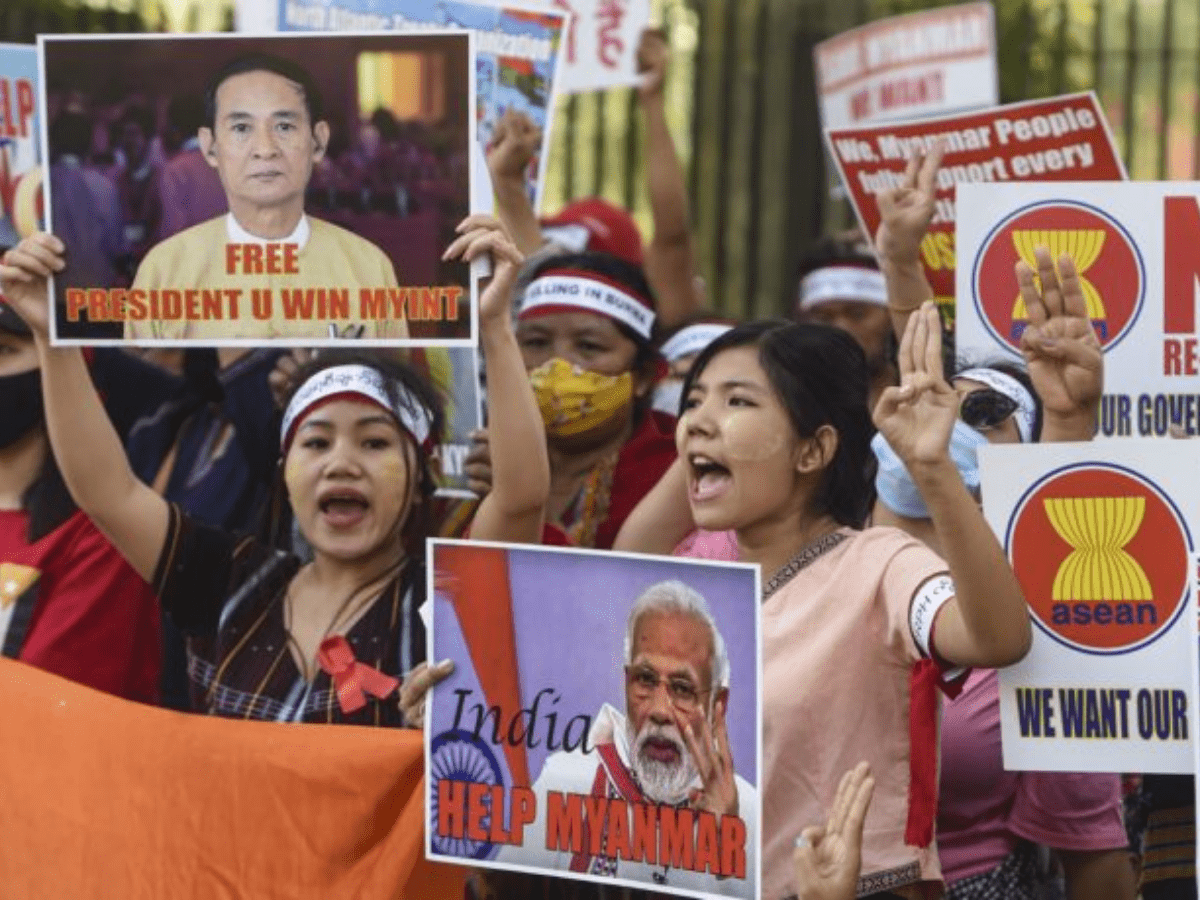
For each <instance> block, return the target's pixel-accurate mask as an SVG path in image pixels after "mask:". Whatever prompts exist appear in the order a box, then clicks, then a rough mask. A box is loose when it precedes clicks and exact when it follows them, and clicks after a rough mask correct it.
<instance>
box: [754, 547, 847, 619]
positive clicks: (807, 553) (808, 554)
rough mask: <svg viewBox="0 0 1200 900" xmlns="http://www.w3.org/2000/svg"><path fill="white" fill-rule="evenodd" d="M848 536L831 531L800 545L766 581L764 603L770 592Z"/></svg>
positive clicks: (781, 585) (763, 594) (772, 592)
mask: <svg viewBox="0 0 1200 900" xmlns="http://www.w3.org/2000/svg"><path fill="white" fill-rule="evenodd" d="M848 537H849V535H848V534H846V532H844V531H831V532H829V534H824V535H821V537H819V538H817V539H816V540H815V541H813V542H812V543H811V544H806V545H805V546H804V547H801V548H800V550H799V551H797V553H796V555H795V556H793V557H792V558H791V559H789V560H788V561H787V562H786V563H784V565H783V568H781V569H780V570H779V571H778V572H776V573H775V574H774V575H772V576H771V578H770V579H769V580H768V581H767V583H766V585H765V586H764V587H763V592H762V598H763V602H764V603H765V602H766V601H767V600H768V599H770V597H771V595H772V594H774V593H775V592H776V591H777V590H779V589H780V588H781V587H783V586H784V585H785V584H787V583H788V582H789V581H791V580H792V579H793V578H795V577H796V576H797V575H798V574H799V573H800V572H801V571H803V570H804V569H806V568H808V567H809V566H810V565H812V564H813V563H814V562H815V561H816V560H817V558H818V557H820V556H823V555H824V554H826V553H828V552H829V551H830V550H832V549H833V548H834V547H836V546H837V545H838V544H840V543H841V542H842V541H844V540H846V538H848Z"/></svg>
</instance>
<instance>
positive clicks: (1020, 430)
mask: <svg viewBox="0 0 1200 900" xmlns="http://www.w3.org/2000/svg"><path fill="white" fill-rule="evenodd" d="M954 377H955V378H965V379H966V380H967V381H978V382H979V383H980V384H986V385H987V386H988V387H990V388H991V389H992V390H993V391H996V392H997V393H1000V394H1003V395H1004V396H1005V397H1007V398H1008V399H1010V400H1012V401H1013V402H1014V403H1015V404H1017V411H1016V412H1015V413H1013V421H1014V422H1016V424H1017V434H1019V435H1020V436H1021V443H1022V444H1028V443H1029V442H1030V441H1031V440H1033V423H1034V422H1035V421H1036V420H1037V406H1036V405H1035V404H1034V402H1033V397H1032V395H1031V394H1030V393H1029V391H1028V390H1026V389H1025V385H1023V384H1021V382H1019V381H1017V379H1015V378H1013V377H1012V376H1011V375H1008V374H1006V373H1004V372H1001V371H999V370H998V369H967V370H966V371H965V372H959V373H958V374H957V375H955V376H954Z"/></svg>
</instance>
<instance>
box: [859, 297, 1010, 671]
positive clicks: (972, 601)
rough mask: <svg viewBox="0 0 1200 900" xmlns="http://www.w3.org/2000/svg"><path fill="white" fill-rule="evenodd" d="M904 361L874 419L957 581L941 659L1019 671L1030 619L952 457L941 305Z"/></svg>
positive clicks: (923, 321)
mask: <svg viewBox="0 0 1200 900" xmlns="http://www.w3.org/2000/svg"><path fill="white" fill-rule="evenodd" d="M899 362H900V379H901V380H900V386H899V387H890V388H888V389H887V390H886V391H884V393H883V396H882V397H880V400H879V404H878V406H876V408H875V417H874V418H875V425H876V427H878V428H879V430H880V431H881V432H882V433H883V436H884V437H885V438H887V441H888V443H889V444H890V445H891V446H892V449H894V450H895V451H896V453H897V454H898V455H899V456H900V458H901V459H902V460H903V461H904V465H905V467H906V468H907V469H908V472H909V474H910V475H911V476H912V479H913V482H914V483H915V484H916V485H917V488H918V490H920V492H921V497H922V498H923V499H924V500H925V506H926V507H927V508H928V510H929V517H930V519H932V520H933V526H934V528H935V529H936V531H937V536H938V540H939V541H940V543H941V547H942V556H943V558H944V559H945V560H946V563H947V565H948V566H949V567H950V576H951V578H952V579H953V581H954V594H955V595H954V598H953V599H951V600H950V601H948V602H947V603H946V604H945V605H944V606H943V607H942V608H941V611H940V612H939V614H938V616H937V622H936V638H935V644H936V650H937V654H938V655H939V656H940V657H941V658H942V659H944V660H946V661H947V662H949V663H952V664H954V665H960V666H984V667H987V668H1000V667H1002V666H1007V665H1011V664H1012V663H1014V662H1017V661H1018V660H1019V659H1021V657H1023V656H1024V655H1025V654H1026V653H1027V652H1028V650H1029V644H1030V642H1031V640H1032V638H1033V635H1032V632H1031V630H1030V626H1029V614H1028V611H1027V610H1026V607H1025V597H1024V594H1022V592H1021V585H1020V584H1019V583H1018V582H1017V576H1016V575H1015V574H1014V572H1013V570H1012V567H1011V566H1010V565H1009V564H1008V559H1007V557H1006V556H1005V555H1004V550H1003V548H1002V547H1001V546H1000V544H999V542H998V541H997V540H996V536H995V534H993V533H992V529H991V527H990V526H989V525H988V523H987V521H986V520H985V519H984V517H983V513H982V511H981V510H980V509H979V504H978V503H976V502H975V498H974V497H972V496H971V494H970V492H969V491H968V490H967V488H966V485H965V484H963V480H962V477H961V476H960V475H959V474H958V469H957V468H955V466H954V463H953V462H952V461H951V459H950V455H949V452H948V446H949V443H950V432H951V430H952V429H953V427H954V420H955V419H956V418H957V417H958V394H957V393H956V392H955V391H954V388H952V387H951V386H950V385H949V384H948V383H947V382H946V380H945V378H944V377H943V375H942V329H941V318H940V317H939V316H938V312H937V308H936V307H935V306H934V304H933V301H927V302H926V303H925V304H924V305H923V306H922V307H921V308H920V309H919V310H918V311H917V312H916V313H914V314H913V316H912V317H911V318H910V319H909V322H908V327H907V328H906V329H905V332H904V339H903V340H902V341H901V342H900V353H899Z"/></svg>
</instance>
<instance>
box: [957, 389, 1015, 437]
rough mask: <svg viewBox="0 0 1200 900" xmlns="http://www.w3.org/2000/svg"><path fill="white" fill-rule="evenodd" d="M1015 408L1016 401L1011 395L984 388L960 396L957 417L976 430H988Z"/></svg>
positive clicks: (1004, 419)
mask: <svg viewBox="0 0 1200 900" xmlns="http://www.w3.org/2000/svg"><path fill="white" fill-rule="evenodd" d="M1017 409H1018V406H1017V401H1016V400H1014V399H1013V398H1012V397H1009V396H1008V395H1007V394H1002V393H1000V392H999V391H995V390H992V389H991V388H984V389H982V390H979V391H972V392H971V393H969V394H967V395H966V396H965V397H963V398H962V402H961V403H960V404H959V406H958V417H959V418H960V419H962V420H963V422H965V423H966V424H968V425H970V426H971V427H972V428H974V429H976V430H977V431H988V430H989V429H992V428H995V427H996V426H997V425H1002V424H1003V423H1004V422H1005V421H1006V420H1007V419H1009V418H1011V416H1012V414H1013V413H1015V412H1016V411H1017Z"/></svg>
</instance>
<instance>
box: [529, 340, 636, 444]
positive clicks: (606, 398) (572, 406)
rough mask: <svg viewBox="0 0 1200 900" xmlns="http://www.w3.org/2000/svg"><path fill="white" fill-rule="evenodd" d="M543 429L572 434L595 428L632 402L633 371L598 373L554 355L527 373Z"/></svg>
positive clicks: (564, 436) (579, 433)
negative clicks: (610, 373) (540, 415)
mask: <svg viewBox="0 0 1200 900" xmlns="http://www.w3.org/2000/svg"><path fill="white" fill-rule="evenodd" d="M529 382H530V384H531V385H533V393H534V396H536V397H537V402H538V409H539V410H541V413H542V421H543V422H545V423H546V433H547V434H548V435H550V436H551V437H561V438H573V437H579V436H580V435H583V434H586V433H587V432H589V431H593V430H596V429H598V428H600V427H601V426H603V425H605V424H606V423H608V422H610V421H612V419H613V418H614V417H615V416H617V415H619V414H621V413H624V412H626V411H627V410H628V409H629V407H630V405H631V404H632V403H633V375H631V374H630V373H629V372H623V373H621V374H620V375H601V374H600V373H598V372H589V371H587V370H586V369H581V368H579V367H578V366H573V365H571V364H570V363H569V362H567V361H566V360H565V359H562V358H561V357H557V356H556V357H555V358H554V359H552V360H550V361H549V362H547V363H543V364H542V365H540V366H538V367H537V368H536V369H534V370H533V371H532V372H530V373H529Z"/></svg>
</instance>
